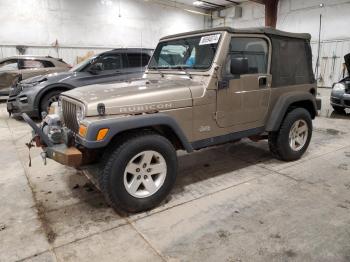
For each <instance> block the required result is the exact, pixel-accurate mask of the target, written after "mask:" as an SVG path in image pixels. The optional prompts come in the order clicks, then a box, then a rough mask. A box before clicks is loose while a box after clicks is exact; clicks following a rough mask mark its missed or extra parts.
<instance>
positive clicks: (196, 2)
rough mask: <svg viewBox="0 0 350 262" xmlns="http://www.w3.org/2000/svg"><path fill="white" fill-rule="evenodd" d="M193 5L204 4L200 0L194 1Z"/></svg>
mask: <svg viewBox="0 0 350 262" xmlns="http://www.w3.org/2000/svg"><path fill="white" fill-rule="evenodd" d="M193 5H194V6H202V5H204V3H203V2H202V1H194V2H193Z"/></svg>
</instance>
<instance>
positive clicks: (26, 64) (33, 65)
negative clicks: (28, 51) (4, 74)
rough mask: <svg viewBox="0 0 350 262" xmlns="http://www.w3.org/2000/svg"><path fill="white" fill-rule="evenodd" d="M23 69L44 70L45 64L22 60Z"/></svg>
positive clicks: (37, 61)
mask: <svg viewBox="0 0 350 262" xmlns="http://www.w3.org/2000/svg"><path fill="white" fill-rule="evenodd" d="M21 64H22V66H21V69H32V68H44V67H45V66H44V64H43V63H42V62H41V61H39V60H22V63H21Z"/></svg>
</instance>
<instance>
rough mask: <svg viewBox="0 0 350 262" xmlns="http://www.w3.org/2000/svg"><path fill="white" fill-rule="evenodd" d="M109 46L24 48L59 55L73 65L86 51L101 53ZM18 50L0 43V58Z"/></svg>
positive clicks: (30, 52) (16, 52)
mask: <svg viewBox="0 0 350 262" xmlns="http://www.w3.org/2000/svg"><path fill="white" fill-rule="evenodd" d="M111 49H113V48H112V47H111V48H107V47H106V48H100V47H59V48H54V47H50V46H32V47H28V48H27V49H26V53H25V54H28V55H42V56H47V55H49V56H52V57H59V58H62V59H63V60H64V61H66V62H67V63H68V64H71V65H75V64H76V63H77V57H78V56H80V57H82V56H85V55H86V54H87V53H88V52H90V51H92V52H94V53H95V54H99V53H102V52H104V51H107V50H111ZM18 54H19V53H18V51H17V49H16V47H15V46H9V45H7V46H1V45H0V58H5V57H9V56H13V55H18Z"/></svg>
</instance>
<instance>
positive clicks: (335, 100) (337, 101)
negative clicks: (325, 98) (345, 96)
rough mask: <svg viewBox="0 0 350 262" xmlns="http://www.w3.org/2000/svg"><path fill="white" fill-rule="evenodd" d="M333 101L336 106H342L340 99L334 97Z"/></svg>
mask: <svg viewBox="0 0 350 262" xmlns="http://www.w3.org/2000/svg"><path fill="white" fill-rule="evenodd" d="M331 100H332V102H333V103H334V104H338V105H340V104H341V100H340V99H339V98H335V97H332V98H331Z"/></svg>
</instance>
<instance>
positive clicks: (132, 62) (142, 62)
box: [127, 53, 150, 67]
mask: <svg viewBox="0 0 350 262" xmlns="http://www.w3.org/2000/svg"><path fill="white" fill-rule="evenodd" d="M127 56H128V60H129V67H144V66H146V65H147V64H148V61H149V59H150V57H149V55H147V54H141V53H129V54H127Z"/></svg>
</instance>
